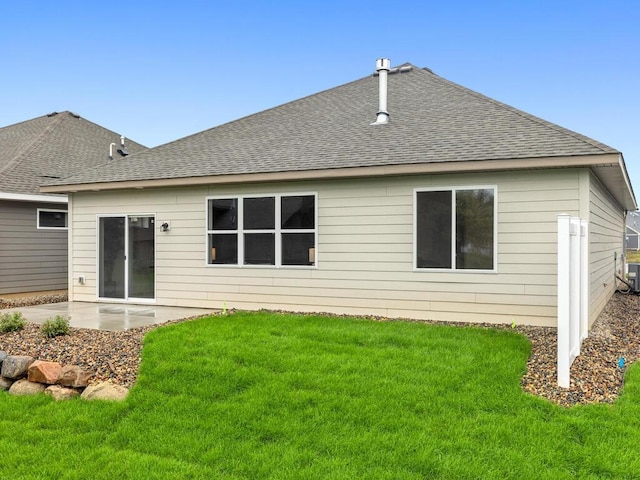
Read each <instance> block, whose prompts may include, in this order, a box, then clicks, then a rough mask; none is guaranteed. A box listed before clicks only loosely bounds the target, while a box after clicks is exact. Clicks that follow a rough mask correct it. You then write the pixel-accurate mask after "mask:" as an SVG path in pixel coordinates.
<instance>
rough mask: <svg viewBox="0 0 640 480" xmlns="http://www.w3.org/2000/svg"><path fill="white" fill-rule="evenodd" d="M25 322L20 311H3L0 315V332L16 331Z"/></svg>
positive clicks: (21, 327)
mask: <svg viewBox="0 0 640 480" xmlns="http://www.w3.org/2000/svg"><path fill="white" fill-rule="evenodd" d="M26 324H27V321H26V320H25V319H24V317H23V316H22V314H21V313H20V312H13V313H5V314H4V315H2V317H0V332H3V333H7V332H17V331H18V330H22V329H23V328H24V326H25V325H26Z"/></svg>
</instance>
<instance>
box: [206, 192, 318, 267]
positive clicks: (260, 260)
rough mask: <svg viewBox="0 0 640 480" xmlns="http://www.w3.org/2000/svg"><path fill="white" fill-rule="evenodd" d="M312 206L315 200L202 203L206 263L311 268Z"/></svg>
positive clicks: (284, 197) (237, 199) (302, 196)
mask: <svg viewBox="0 0 640 480" xmlns="http://www.w3.org/2000/svg"><path fill="white" fill-rule="evenodd" d="M316 203H317V202H316V195H315V194H294V195H291V194H287V195H265V196H246V197H219V198H209V199H207V237H208V241H207V243H208V258H207V263H209V264H211V265H272V266H276V267H279V266H296V265H297V266H312V265H315V263H316V260H315V256H316V253H315V252H316Z"/></svg>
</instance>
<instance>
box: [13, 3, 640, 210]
mask: <svg viewBox="0 0 640 480" xmlns="http://www.w3.org/2000/svg"><path fill="white" fill-rule="evenodd" d="M0 42H1V45H2V57H3V62H2V63H3V65H2V69H1V72H2V75H0V85H1V86H2V88H1V89H0V100H1V104H0V126H6V125H10V124H13V123H17V122H20V121H23V120H28V119H31V118H34V117H37V116H41V115H44V114H46V113H49V112H52V111H63V110H70V111H73V112H76V113H78V114H80V115H81V116H83V117H84V118H86V119H87V120H90V121H92V122H95V123H98V124H100V125H102V126H104V127H106V128H109V129H111V130H114V131H116V132H118V133H121V134H123V135H125V136H127V137H130V138H132V139H134V140H136V141H138V142H140V143H142V144H145V145H147V146H156V145H160V144H162V143H166V142H169V141H172V140H175V139H177V138H180V137H183V136H186V135H190V134H192V133H196V132H198V131H201V130H205V129H208V128H211V127H214V126H216V125H220V124H222V123H225V122H228V121H231V120H234V119H237V118H240V117H243V116H245V115H248V114H251V113H255V112H258V111H261V110H264V109H266V108H270V107H273V106H276V105H279V104H282V103H284V102H288V101H291V100H294V99H296V98H300V97H303V96H306V95H309V94H312V93H315V92H318V91H321V90H325V89H327V88H331V87H334V86H337V85H341V84H343V83H346V82H349V81H352V80H356V79H358V78H361V77H364V76H366V75H369V74H371V73H372V72H373V71H374V69H375V60H376V58H379V57H387V58H390V59H391V64H392V65H399V64H401V63H404V62H411V63H413V64H414V65H416V66H419V67H429V68H430V69H432V70H433V71H434V72H435V73H436V74H438V75H440V76H442V77H445V78H447V79H448V80H451V81H453V82H456V83H459V84H461V85H463V86H465V87H467V88H470V89H472V90H475V91H478V92H480V93H483V94H485V95H488V96H490V97H492V98H495V99H497V100H500V101H502V102H504V103H507V104H509V105H512V106H514V107H516V108H519V109H521V110H524V111H526V112H529V113H531V114H534V115H537V116H539V117H542V118H544V119H545V120H549V121H551V122H554V123H557V124H559V125H562V126H563V127H566V128H569V129H571V130H575V131H577V132H580V133H582V134H584V135H587V136H589V137H592V138H594V139H596V140H598V141H600V142H603V143H606V144H607V145H610V146H612V147H614V148H616V149H618V150H620V151H621V152H622V153H623V154H624V158H625V161H626V164H627V168H628V170H629V173H630V176H631V179H632V182H633V185H634V188H635V192H636V195H638V196H639V199H640V183H639V182H640V128H639V127H640V122H639V120H638V119H639V114H640V1H638V0H626V1H618V0H608V1H590V0H582V1H563V0H554V1H535V0H529V1H526V2H520V1H491V0H487V1H477V0H474V1H468V2H463V1H456V0H449V1H446V2H445V1H438V2H431V1H428V0H427V1H402V0H395V1H389V0H385V1H379V0H368V1H353V2H349V1H346V0H345V1H333V0H324V1H322V2H313V1H300V2H293V1H291V2H289V1H275V0H274V1H269V2H266V1H265V2H257V1H227V2H219V1H214V0H209V1H194V0H181V1H179V2H177V1H176V2H161V1H136V0H131V1H126V2H125V1H120V0H115V1H109V2H91V1H87V0H85V1H82V2H80V1H65V0H59V1H55V2H51V1H47V0H41V1H29V0H22V1H12V2H2V3H1V4H0Z"/></svg>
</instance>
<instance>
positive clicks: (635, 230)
mask: <svg viewBox="0 0 640 480" xmlns="http://www.w3.org/2000/svg"><path fill="white" fill-rule="evenodd" d="M626 225H627V229H626V236H625V240H626V242H625V248H626V249H627V250H636V251H637V250H640V212H629V213H628V214H627V223H626Z"/></svg>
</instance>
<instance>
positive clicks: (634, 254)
mask: <svg viewBox="0 0 640 480" xmlns="http://www.w3.org/2000/svg"><path fill="white" fill-rule="evenodd" d="M625 255H626V257H627V258H626V262H627V263H640V250H627V251H626V252H625Z"/></svg>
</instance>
